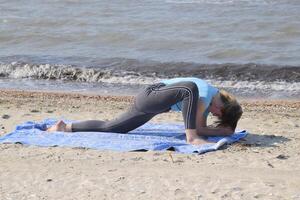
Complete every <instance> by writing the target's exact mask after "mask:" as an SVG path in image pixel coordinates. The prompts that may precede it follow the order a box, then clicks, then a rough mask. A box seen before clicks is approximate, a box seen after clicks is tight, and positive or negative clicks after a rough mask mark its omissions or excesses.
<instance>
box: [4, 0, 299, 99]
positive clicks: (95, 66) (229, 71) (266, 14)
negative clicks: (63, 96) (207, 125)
mask: <svg viewBox="0 0 300 200" xmlns="http://www.w3.org/2000/svg"><path fill="white" fill-rule="evenodd" d="M299 10H300V1H298V0H151V1H150V0H149V1H148V0H120V1H117V0H101V1H99V0H98V1H96V0H85V1H83V0H43V1H40V0H29V1H26V2H22V1H17V0H10V1H8V0H0V88H14V89H16V88H17V89H26V90H60V91H75V92H83V91H84V92H95V93H105V94H135V93H136V91H137V90H139V89H141V88H143V87H144V86H145V85H148V84H151V83H154V82H157V81H160V80H161V79H165V78H172V77H178V76H195V77H199V78H203V79H206V80H207V81H208V82H210V83H211V84H213V85H215V86H217V87H221V88H224V89H227V90H229V91H231V92H233V93H234V94H236V95H238V96H244V97H253V96H254V97H255V96H257V97H259V96H263V97H265V96H266V97H269V98H296V99H299V98H300V14H299V13H300V12H299Z"/></svg>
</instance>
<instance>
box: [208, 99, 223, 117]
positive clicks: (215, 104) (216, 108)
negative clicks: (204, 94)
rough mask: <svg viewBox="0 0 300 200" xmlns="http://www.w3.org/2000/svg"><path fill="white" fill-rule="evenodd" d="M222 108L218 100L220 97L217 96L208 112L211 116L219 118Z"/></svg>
mask: <svg viewBox="0 0 300 200" xmlns="http://www.w3.org/2000/svg"><path fill="white" fill-rule="evenodd" d="M222 108H223V102H222V101H221V99H220V96H217V97H216V98H214V99H213V101H212V103H211V106H210V108H209V111H210V112H211V113H212V114H213V116H216V117H221V116H222Z"/></svg>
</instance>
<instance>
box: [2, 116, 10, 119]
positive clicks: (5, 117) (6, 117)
mask: <svg viewBox="0 0 300 200" xmlns="http://www.w3.org/2000/svg"><path fill="white" fill-rule="evenodd" d="M9 118H10V116H9V115H2V119H9Z"/></svg>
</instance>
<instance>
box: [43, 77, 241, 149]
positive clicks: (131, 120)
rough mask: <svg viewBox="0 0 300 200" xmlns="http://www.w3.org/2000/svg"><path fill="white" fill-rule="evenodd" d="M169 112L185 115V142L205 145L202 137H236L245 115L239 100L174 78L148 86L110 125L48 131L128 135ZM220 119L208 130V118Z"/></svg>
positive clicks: (67, 126)
mask: <svg viewBox="0 0 300 200" xmlns="http://www.w3.org/2000/svg"><path fill="white" fill-rule="evenodd" d="M170 110H173V111H179V112H182V116H183V121H184V125H185V134H186V140H187V142H188V143H190V144H203V143H205V141H204V140H203V139H202V137H201V136H227V135H231V134H233V133H234V130H235V128H236V126H237V122H238V120H239V119H240V117H241V115H242V113H243V111H242V108H241V106H240V104H239V103H238V102H237V100H236V99H235V98H234V97H233V96H232V95H231V94H229V93H227V92H225V91H224V90H219V89H217V88H215V87H213V86H211V85H209V84H208V83H207V82H205V81H204V80H202V79H199V78H192V77H190V78H174V79H168V80H163V81H162V82H160V83H157V84H153V85H150V86H148V87H147V88H146V89H145V90H143V91H142V92H141V93H139V94H138V95H137V96H136V97H135V99H134V103H133V104H132V105H131V106H130V108H129V109H128V110H127V111H126V112H125V113H123V114H122V115H120V116H119V117H118V118H116V119H114V120H111V121H99V120H87V121H81V122H75V123H71V124H65V123H64V122H63V121H59V122H58V123H56V124H55V125H54V126H52V127H51V128H49V129H48V131H65V132H76V131H97V132H115V133H127V132H129V131H131V130H133V129H135V128H137V127H139V126H141V125H143V124H145V123H146V122H147V121H149V120H150V119H151V118H153V117H154V116H155V115H157V114H160V113H163V112H168V111H170ZM209 113H212V114H213V115H214V116H216V117H218V119H219V120H218V121H217V122H216V127H208V126H207V124H206V122H207V116H208V114H209Z"/></svg>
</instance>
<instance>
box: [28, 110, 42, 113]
mask: <svg viewBox="0 0 300 200" xmlns="http://www.w3.org/2000/svg"><path fill="white" fill-rule="evenodd" d="M30 112H33V113H37V112H40V111H39V110H35V109H33V110H30Z"/></svg>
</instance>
